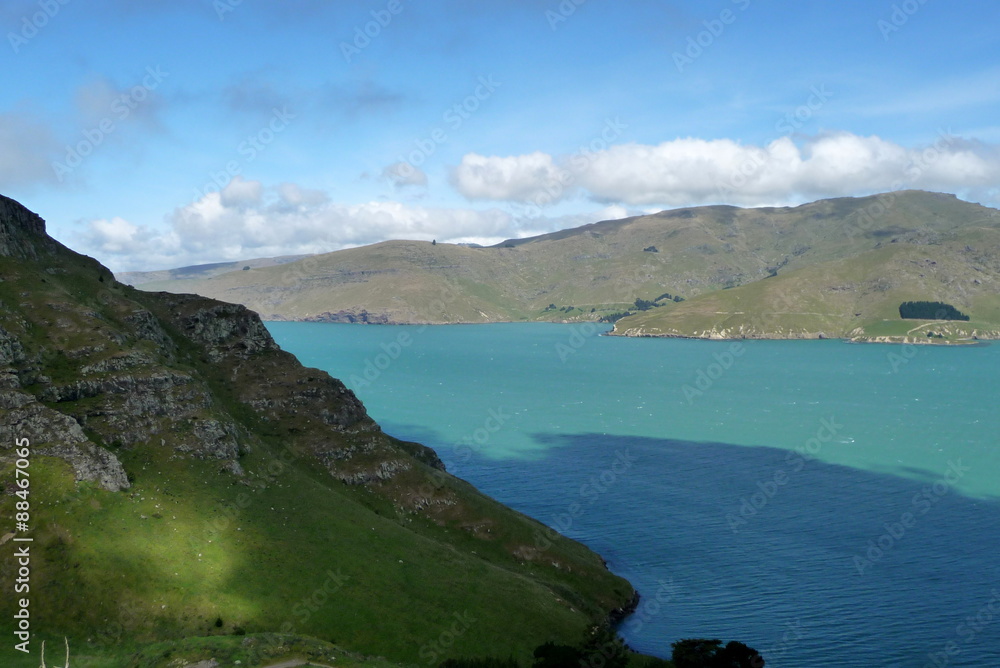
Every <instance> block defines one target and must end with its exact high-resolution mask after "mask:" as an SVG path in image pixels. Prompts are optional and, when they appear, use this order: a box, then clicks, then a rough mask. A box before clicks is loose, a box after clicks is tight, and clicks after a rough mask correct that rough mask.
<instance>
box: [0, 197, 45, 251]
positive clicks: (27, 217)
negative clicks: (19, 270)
mask: <svg viewBox="0 0 1000 668" xmlns="http://www.w3.org/2000/svg"><path fill="white" fill-rule="evenodd" d="M0 221H2V222H0V257H13V258H17V259H19V260H37V259H38V258H39V256H40V255H43V254H45V252H46V251H50V250H51V249H52V248H53V246H54V244H55V242H53V241H52V240H51V239H50V238H49V237H48V236H47V235H46V234H45V221H44V220H42V218H41V216H39V215H38V214H36V213H32V212H31V211H28V209H26V208H24V207H23V206H21V205H20V204H19V203H17V202H15V201H14V200H12V199H10V198H9V197H4V196H3V195H0Z"/></svg>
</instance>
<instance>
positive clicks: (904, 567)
mask: <svg viewBox="0 0 1000 668" xmlns="http://www.w3.org/2000/svg"><path fill="white" fill-rule="evenodd" d="M268 327H269V328H270V329H271V331H272V333H273V334H274V335H275V337H276V339H277V340H278V342H279V343H280V344H281V345H282V347H284V348H285V349H286V350H290V351H291V352H293V353H295V354H296V355H297V356H298V357H299V358H300V359H301V360H302V361H303V362H304V363H305V364H308V365H311V366H317V367H320V368H323V369H325V370H327V371H329V372H330V373H331V374H333V375H334V376H336V377H339V378H341V379H343V380H345V382H347V384H348V386H350V387H352V389H354V390H355V391H356V392H357V393H358V395H359V396H360V397H361V399H362V400H363V401H364V402H365V404H366V406H367V407H368V409H369V412H370V413H371V414H372V416H373V417H374V418H375V419H377V420H378V421H379V422H380V423H381V424H382V425H383V427H384V428H385V430H386V431H388V432H389V433H392V434H394V435H396V436H399V437H401V438H405V439H409V440H417V441H421V442H423V443H426V444H428V445H430V446H432V447H434V448H435V449H436V450H437V451H438V453H439V454H440V455H441V457H442V459H444V460H445V462H446V463H447V464H448V467H449V470H451V471H453V472H455V473H456V474H458V475H461V476H462V477H464V478H466V479H467V480H469V481H470V482H472V483H474V484H475V485H477V486H478V487H479V488H480V489H482V490H483V491H485V492H486V493H488V494H490V495H491V496H494V497H495V498H497V499H499V500H500V501H503V502H504V503H507V504H508V505H511V506H512V507H515V508H517V509H518V510H521V511H523V512H525V513H528V514H530V515H532V516H534V517H536V518H538V519H540V520H542V521H543V522H546V523H547V524H549V525H550V526H553V527H555V528H557V529H558V530H560V531H561V532H562V533H564V534H566V535H568V536H570V537H573V538H575V539H578V540H580V541H582V542H584V543H586V544H587V545H589V546H590V547H592V548H593V549H595V550H596V551H597V552H599V553H600V554H601V555H602V556H604V557H605V559H607V561H608V564H609V567H610V568H611V569H612V570H614V571H615V572H616V573H619V574H621V575H623V576H625V577H626V578H628V579H629V580H630V581H631V582H632V583H633V584H634V585H635V586H636V588H637V589H638V590H639V592H640V593H641V594H642V596H643V601H642V603H641V604H640V608H639V610H638V612H637V613H636V615H633V617H631V618H630V619H628V620H627V621H626V622H625V623H624V624H623V625H622V628H621V632H622V634H623V636H624V637H625V638H626V639H627V641H628V642H629V644H631V645H632V646H633V647H634V648H636V649H638V650H640V651H644V652H648V653H652V654H656V655H659V656H665V657H667V656H669V654H670V643H671V642H673V641H675V640H677V639H680V638H686V637H718V638H721V639H723V640H731V639H737V640H741V641H743V642H746V643H747V644H749V645H751V646H753V647H755V648H757V649H758V650H760V651H761V652H762V653H763V654H764V656H765V658H766V659H767V665H768V666H772V667H775V668H782V667H786V668H790V667H798V666H834V665H836V666H845V667H852V666H854V667H859V668H861V667H864V668H869V667H872V666H891V667H900V668H902V667H907V668H909V667H914V668H921V667H923V666H945V665H947V666H963V667H973V666H975V667H1000V512H998V511H1000V450H998V448H997V435H998V434H1000V411H998V410H997V400H998V399H1000V392H998V389H997V379H998V378H1000V346H990V347H983V348H968V349H944V348H933V349H931V348H927V347H921V348H919V349H918V348H904V347H902V346H873V345H872V346H859V345H848V344H844V343H841V342H837V341H819V342H815V341H807V342H797V341H789V342H743V343H742V344H739V346H738V347H736V348H734V347H733V346H734V344H732V343H729V342H706V341H683V340H650V339H640V340H633V339H627V340H626V339H617V338H612V337H598V336H594V335H593V332H592V331H591V330H590V329H589V328H588V329H580V328H579V327H572V326H561V325H538V324H534V325H496V326H493V325H490V326H467V327H466V326H457V327H456V326H452V327H428V328H420V327H362V326H346V325H317V324H304V323H270V324H269V325H268ZM970 620H971V621H970ZM949 651H950V652H951V654H950V655H949V654H948V652H949ZM934 656H936V657H937V659H936V661H935V660H934V659H933V658H932V657H934Z"/></svg>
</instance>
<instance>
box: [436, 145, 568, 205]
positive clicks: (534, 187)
mask: <svg viewBox="0 0 1000 668" xmlns="http://www.w3.org/2000/svg"><path fill="white" fill-rule="evenodd" d="M566 176H567V175H566V174H565V170H563V169H561V168H559V167H557V166H556V164H555V161H554V160H553V159H552V156H551V155H548V154H547V153H542V152H539V151H536V152H535V153H529V154H527V155H515V156H509V157H497V156H490V157H486V156H483V155H479V154H478V153H468V154H466V155H465V156H463V157H462V162H461V164H460V165H459V166H458V167H456V168H455V170H454V171H453V172H452V175H451V180H452V184H453V185H454V186H455V188H456V189H457V190H458V191H459V192H460V193H462V194H463V195H465V196H466V197H468V198H469V199H487V200H506V201H511V202H535V201H537V200H539V199H540V198H544V197H545V195H546V192H547V191H548V190H550V189H551V188H552V185H553V183H559V182H560V180H563V179H565V177H566Z"/></svg>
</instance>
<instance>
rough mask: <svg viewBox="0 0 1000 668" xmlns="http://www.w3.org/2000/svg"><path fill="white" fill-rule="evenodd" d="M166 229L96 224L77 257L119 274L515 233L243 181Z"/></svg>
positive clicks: (472, 215)
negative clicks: (411, 241)
mask: <svg viewBox="0 0 1000 668" xmlns="http://www.w3.org/2000/svg"><path fill="white" fill-rule="evenodd" d="M168 223H169V228H168V229H166V230H154V229H152V228H150V227H147V226H142V225H136V224H133V223H130V222H128V221H126V220H123V219H121V218H112V219H110V220H103V219H102V220H95V221H92V222H91V223H90V224H89V226H88V228H87V231H86V233H85V234H83V235H82V236H81V238H80V239H79V242H80V246H81V250H83V251H84V252H87V253H90V254H93V255H95V256H96V257H97V258H98V259H99V260H101V261H103V262H105V263H107V264H109V265H111V267H112V269H115V270H116V271H124V270H143V269H160V268H169V267H179V266H184V265H188V264H197V263H203V262H219V261H227V260H239V259H248V258H252V257H270V256H277V255H292V254H304V253H321V252H328V251H331V250H338V249H341V248H349V247H352V246H360V245H364V244H370V243H376V242H379V241H384V240H386V239H423V240H427V241H430V240H431V239H437V240H438V241H451V240H468V239H490V238H497V239H504V238H507V237H509V236H511V235H512V234H513V233H515V232H516V226H515V222H514V219H513V218H512V217H511V216H510V215H509V214H507V213H504V212H502V211H500V210H498V209H490V210H486V211H476V210H472V209H446V208H432V207H421V206H411V205H407V204H403V203H400V202H367V203H364V204H357V205H343V204H337V203H333V202H331V201H330V200H329V198H328V197H327V196H326V195H325V193H322V192H320V191H315V190H306V189H303V188H300V187H299V186H297V185H294V184H287V183H286V184H282V185H280V186H278V187H275V188H267V187H264V186H263V185H262V184H261V183H259V182H256V181H245V180H243V179H234V180H233V182H232V183H230V184H229V186H228V187H227V188H225V189H224V190H223V191H222V193H210V194H208V195H206V196H204V197H202V198H201V199H199V200H197V201H195V202H191V203H190V204H187V205H185V206H183V207H180V208H178V209H176V210H175V211H174V212H173V214H171V215H170V216H169V218H168Z"/></svg>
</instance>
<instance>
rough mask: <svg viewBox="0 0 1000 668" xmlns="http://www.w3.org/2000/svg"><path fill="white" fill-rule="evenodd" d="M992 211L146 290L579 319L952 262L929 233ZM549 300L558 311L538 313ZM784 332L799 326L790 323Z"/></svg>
mask: <svg viewBox="0 0 1000 668" xmlns="http://www.w3.org/2000/svg"><path fill="white" fill-rule="evenodd" d="M998 213H1000V212H997V211H996V210H994V209H988V208H986V207H982V206H979V205H977V204H971V203H968V202H963V201H961V200H958V199H956V198H955V197H954V196H951V195H942V194H937V193H927V192H921V191H906V192H900V193H894V194H892V195H883V196H879V197H866V198H840V199H832V200H823V201H819V202H815V203H812V204H806V205H803V206H799V207H791V208H762V209H739V208H736V207H729V206H709V207H697V208H690V209H678V210H674V211H665V212H662V213H658V214H654V215H650V216H641V217H638V218H630V219H625V220H616V221H605V222H601V223H595V224H592V225H587V226H584V227H580V228H575V229H572V230H564V231H561V232H557V233H554V234H548V235H543V236H540V237H534V238H531V239H519V240H511V241H508V242H505V243H503V244H500V245H498V246H496V247H493V248H467V247H461V246H454V245H449V244H437V245H431V244H430V243H424V242H412V241H390V242H384V243H380V244H375V245H372V246H366V247H363V248H354V249H350V250H344V251H337V252H335V253H329V254H326V255H319V256H313V257H310V258H306V259H304V260H300V261H298V262H294V263H290V264H287V265H282V266H276V267H265V268H260V269H251V270H249V271H236V272H229V273H226V274H223V275H219V276H215V277H213V278H210V279H206V280H194V281H166V282H154V283H149V284H146V285H144V286H143V288H144V289H157V290H168V291H173V292H194V293H197V294H201V295H207V296H211V297H214V298H218V299H223V300H227V301H233V302H237V303H241V304H244V305H246V306H248V307H249V308H251V309H253V310H255V311H257V312H258V313H260V314H261V315H262V316H263V317H264V318H265V319H275V320H282V319H288V320H309V319H318V320H334V321H347V322H356V321H360V322H407V323H425V322H427V323H450V322H497V321H519V320H556V321H560V320H581V319H583V320H585V319H596V318H598V317H600V316H602V315H606V314H610V313H614V312H620V311H623V310H626V309H627V308H628V307H629V306H631V305H633V304H634V302H635V300H636V299H644V300H650V301H652V300H655V299H656V298H657V297H659V296H661V295H663V294H664V293H669V294H671V295H679V296H681V297H684V298H687V299H691V298H693V297H698V296H700V295H707V294H709V293H713V292H716V291H719V290H724V289H726V290H728V289H731V288H736V287H739V286H748V285H750V284H753V283H755V282H757V281H761V280H763V279H767V278H768V277H772V276H773V277H785V276H787V275H789V274H791V273H792V272H795V271H798V270H802V269H805V268H807V267H819V266H822V267H835V266H836V265H835V264H832V263H834V262H835V261H838V260H846V259H850V258H856V257H859V256H860V255H862V254H865V253H870V252H873V251H877V250H879V249H881V248H885V247H889V246H890V245H895V246H906V247H911V246H912V247H922V248H929V249H932V250H933V253H934V258H933V259H934V261H937V262H939V264H940V266H942V267H950V266H952V263H951V262H950V261H949V260H948V258H945V257H943V256H941V257H939V255H940V254H941V253H945V252H947V253H952V252H953V249H952V248H951V247H950V246H949V247H944V246H942V245H940V244H939V243H938V241H939V240H942V239H947V238H951V236H952V235H955V234H956V233H958V232H959V231H961V230H968V229H977V228H988V229H997V225H998V224H1000V217H997V214H998ZM654 249H655V250H654ZM830 278H831V279H832V277H830ZM768 280H773V279H768ZM946 280H951V279H946ZM821 282H822V281H821ZM855 282H856V281H853V280H851V281H848V282H847V283H844V285H848V284H852V285H853V284H854V283H855ZM855 287H857V286H855ZM852 289H854V288H852ZM831 295H832V293H817V294H815V295H814V296H813V297H814V299H815V300H818V301H817V303H820V302H821V303H822V306H823V307H822V308H817V309H812V310H815V311H816V312H824V313H825V312H835V313H836V318H839V320H838V324H840V323H841V322H842V321H843V319H844V318H850V317H853V311H852V312H850V313H848V311H845V310H843V309H842V308H840V307H841V306H843V304H844V303H846V302H843V300H839V301H838V300H833V301H829V300H830V298H831ZM858 298H859V299H860V297H858ZM848 301H849V300H848ZM842 302H843V303H842ZM550 305H555V306H556V307H557V308H555V309H547V307H549V306H550ZM807 325H808V327H812V323H811V322H809V323H807ZM788 327H791V328H798V327H799V325H798V324H796V323H794V322H790V323H789V324H788ZM808 327H807V328H808ZM678 329H682V328H678Z"/></svg>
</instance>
